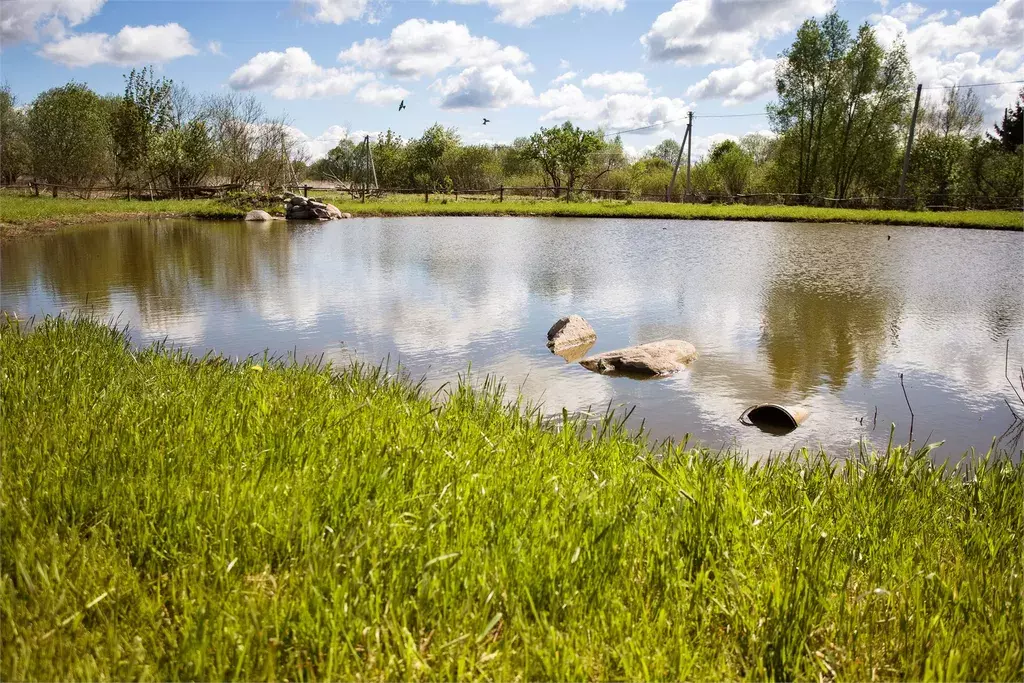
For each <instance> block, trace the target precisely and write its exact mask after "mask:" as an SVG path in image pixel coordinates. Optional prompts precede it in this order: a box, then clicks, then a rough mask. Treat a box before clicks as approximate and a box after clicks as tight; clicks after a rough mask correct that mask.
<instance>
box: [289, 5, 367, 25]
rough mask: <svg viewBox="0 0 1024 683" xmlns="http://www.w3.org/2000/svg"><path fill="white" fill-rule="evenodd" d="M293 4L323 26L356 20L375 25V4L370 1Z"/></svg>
mask: <svg viewBox="0 0 1024 683" xmlns="http://www.w3.org/2000/svg"><path fill="white" fill-rule="evenodd" d="M295 4H296V5H298V6H299V7H302V8H305V9H306V10H307V11H308V15H307V16H308V17H309V18H310V19H312V20H313V21H319V22H322V23H325V24H344V23H345V22H346V21H356V20H358V19H363V20H365V21H368V22H370V23H371V24H375V23H377V12H376V7H375V3H372V2H371V1H370V0H295Z"/></svg>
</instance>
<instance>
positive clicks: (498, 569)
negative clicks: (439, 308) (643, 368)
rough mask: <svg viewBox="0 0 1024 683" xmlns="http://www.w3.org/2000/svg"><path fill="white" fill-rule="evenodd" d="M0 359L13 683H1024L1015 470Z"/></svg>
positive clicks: (56, 359)
mask: <svg viewBox="0 0 1024 683" xmlns="http://www.w3.org/2000/svg"><path fill="white" fill-rule="evenodd" d="M0 354H2V355H0V358H2V363H0V381H2V386H0V392H2V394H0V398H2V404H0V405H2V406H3V417H2V422H0V440H2V443H3V449H4V457H3V459H2V461H0V473H2V480H3V487H2V496H0V515H2V524H3V534H2V540H0V550H2V552H0V568H2V591H0V627H2V630H3V649H2V659H0V678H2V679H3V680H19V679H45V680H58V679H76V680H77V679H98V678H107V679H114V680H129V679H150V680H154V679H157V680H178V679H199V680H220V679H290V680H296V679H311V678H328V679H372V680H397V679H407V678H408V679H426V678H430V679H442V680H454V679H465V678H492V679H498V680H513V679H521V680H540V679H544V680H546V679H560V680H567V679H571V680H581V679H605V680H607V679H630V680H633V679H645V680H646V679H674V680H678V679H724V678H738V677H744V678H753V679H764V678H777V679H782V678H786V679H802V680H811V679H821V678H824V679H836V678H838V679H843V680H850V679H853V680H868V679H873V678H881V679H906V678H909V679H958V680H1020V679H1021V678H1022V676H1024V669H1022V664H1021V662H1022V656H1024V650H1022V644H1021V632H1022V628H1024V616H1022V613H1024V601H1022V600H1021V597H1022V589H1024V566H1022V553H1021V550H1022V547H1021V533H1022V530H1024V529H1022V525H1024V522H1022V517H1021V516H1022V508H1021V500H1024V467H1021V466H1020V465H1014V464H1012V463H1010V462H1008V461H1005V460H1000V461H994V460H991V459H989V458H978V459H975V460H972V461H971V462H970V463H965V464H961V465H960V466H957V467H952V468H942V467H935V466H933V465H932V464H930V461H929V458H928V456H927V453H925V452H919V453H917V454H911V453H909V452H906V451H905V450H903V449H898V448H897V449H894V450H892V452H890V453H889V454H888V455H885V456H880V457H877V458H872V459H869V460H867V461H864V462H856V461H845V462H832V461H830V460H828V459H827V458H825V457H824V456H814V455H808V454H803V455H799V456H793V457H790V458H787V459H780V460H773V461H771V462H766V463H761V464H748V463H746V462H745V461H744V460H743V459H742V458H739V457H735V456H730V455H716V454H714V453H710V452H708V451H704V450H698V449H691V450H687V449H685V448H684V447H680V446H671V445H669V446H664V447H662V448H661V449H659V453H658V455H660V456H662V457H661V458H656V457H654V454H653V453H652V452H651V451H650V450H649V448H648V446H647V445H646V444H645V443H644V441H643V440H642V439H639V438H637V437H635V436H630V435H629V434H628V433H627V432H626V431H625V430H623V429H622V428H620V427H619V426H618V423H616V422H614V421H613V420H606V421H605V422H604V423H603V424H601V425H598V426H597V427H586V426H585V425H583V424H582V423H579V422H574V421H572V420H571V419H566V420H564V421H559V423H558V424H557V425H556V426H555V427H544V426H542V425H541V423H540V421H539V420H538V419H537V418H536V416H535V415H533V416H531V415H530V414H529V413H524V412H523V411H522V410H521V408H522V406H518V405H515V404H513V405H506V404H504V403H503V399H502V398H501V395H500V393H498V391H497V390H496V388H495V387H494V385H493V384H492V385H491V386H490V387H489V388H486V389H484V390H476V391H474V390H471V389H469V388H466V387H465V386H461V387H453V388H452V389H451V395H450V398H449V400H447V401H446V402H445V403H443V404H442V403H435V402H432V400H431V398H430V397H427V396H423V395H422V394H420V393H419V392H418V391H417V390H416V388H414V387H410V386H409V385H407V384H404V383H402V382H399V381H395V380H392V379H388V378H387V377H386V376H385V374H384V373H382V372H381V371H380V370H379V369H374V368H367V367H353V368H349V369H346V370H344V371H342V372H340V373H332V372H330V371H329V370H327V369H318V368H316V367H313V366H310V365H281V364H275V363H273V362H266V361H265V360H264V361H260V362H258V363H257V362H254V361H248V362H244V363H241V364H238V365H235V364H231V363H228V362H225V361H224V360H222V359H219V358H213V357H206V358H203V359H196V358H189V357H187V356H185V355H182V354H181V353H179V352H171V351H166V350H162V349H147V350H142V351H134V350H132V349H131V347H130V346H129V345H128V343H127V342H126V339H125V337H124V336H122V334H120V333H119V332H117V331H112V330H110V329H108V328H105V327H101V326H98V325H96V324H93V323H89V322H83V321H74V322H70V321H66V320H61V319H57V320H47V321H45V322H43V323H41V324H39V325H38V326H37V328H36V330H35V331H34V332H32V333H30V334H25V333H24V332H23V331H21V330H20V329H19V328H18V327H17V326H15V325H14V324H12V323H10V322H6V323H3V324H2V327H0ZM591 429H592V430H593V431H592V432H588V430H591ZM587 433H588V434H589V437H590V438H582V437H584V436H586V435H587Z"/></svg>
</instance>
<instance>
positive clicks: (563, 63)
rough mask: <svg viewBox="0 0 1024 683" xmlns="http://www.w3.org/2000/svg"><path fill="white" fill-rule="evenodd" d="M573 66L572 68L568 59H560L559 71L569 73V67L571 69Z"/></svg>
mask: <svg viewBox="0 0 1024 683" xmlns="http://www.w3.org/2000/svg"><path fill="white" fill-rule="evenodd" d="M571 66H572V64H571V63H570V62H569V60H568V59H559V60H558V69H559V71H567V70H568V69H569V67H571Z"/></svg>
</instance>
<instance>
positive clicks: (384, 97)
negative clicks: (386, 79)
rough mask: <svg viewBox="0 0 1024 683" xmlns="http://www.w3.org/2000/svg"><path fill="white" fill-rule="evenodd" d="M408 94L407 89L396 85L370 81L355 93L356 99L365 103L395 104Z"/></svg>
mask: <svg viewBox="0 0 1024 683" xmlns="http://www.w3.org/2000/svg"><path fill="white" fill-rule="evenodd" d="M408 95H409V91H408V90H406V89H405V88H402V87H399V86H397V85H384V84H383V83H380V82H378V81H370V82H369V83H367V84H366V85H364V86H363V87H362V88H360V89H359V92H357V93H356V99H357V100H359V101H360V102H364V103H366V104H378V105H384V104H396V103H397V102H401V101H402V100H404V99H405V98H406V97H407V96H408Z"/></svg>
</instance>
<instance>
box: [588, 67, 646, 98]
mask: <svg viewBox="0 0 1024 683" xmlns="http://www.w3.org/2000/svg"><path fill="white" fill-rule="evenodd" d="M583 87H584V88H595V89H597V90H604V91H605V92H612V93H615V92H629V93H649V92H650V91H651V89H650V88H649V87H647V78H646V77H645V76H644V75H643V74H642V73H638V72H636V71H613V72H609V71H606V72H604V73H599V74H592V75H590V76H587V77H586V78H585V79H583Z"/></svg>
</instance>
